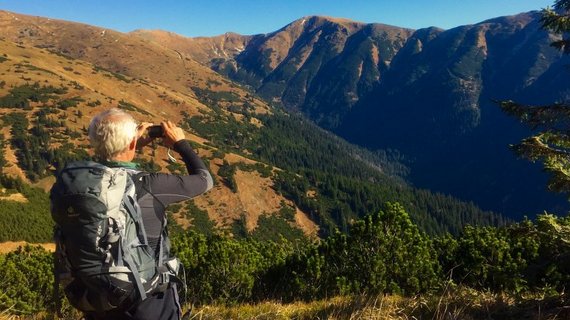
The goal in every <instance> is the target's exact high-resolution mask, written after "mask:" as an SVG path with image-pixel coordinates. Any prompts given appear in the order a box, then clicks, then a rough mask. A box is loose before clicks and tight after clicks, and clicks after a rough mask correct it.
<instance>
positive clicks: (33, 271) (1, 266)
mask: <svg viewBox="0 0 570 320" xmlns="http://www.w3.org/2000/svg"><path fill="white" fill-rule="evenodd" d="M0 270H2V272H0V286H1V287H2V288H3V289H2V292H1V293H0V310H8V311H9V312H10V313H11V314H33V313H37V312H39V311H42V310H46V309H48V308H49V309H52V308H51V306H52V305H53V301H52V290H53V281H54V280H53V272H52V270H53V262H52V254H51V253H49V252H47V251H45V250H44V249H43V248H41V247H39V246H38V247H32V246H25V247H20V248H19V249H18V250H16V251H14V252H11V253H8V254H6V255H5V256H0Z"/></svg>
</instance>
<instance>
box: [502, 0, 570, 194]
mask: <svg viewBox="0 0 570 320" xmlns="http://www.w3.org/2000/svg"><path fill="white" fill-rule="evenodd" d="M542 14H543V17H542V20H541V21H542V26H543V28H544V29H547V30H550V31H553V32H555V33H558V34H561V35H563V38H562V40H558V41H555V42H553V43H552V44H551V45H552V46H553V47H556V48H558V49H559V50H562V51H563V52H564V53H565V54H569V53H570V40H569V39H568V37H567V36H568V32H570V1H568V0H556V1H555V3H554V10H553V9H550V8H547V9H545V10H543V12H542ZM500 106H501V108H502V109H503V111H505V112H506V113H508V114H510V115H513V116H515V117H517V118H519V119H520V120H521V121H522V122H525V123H526V124H528V125H529V126H531V127H532V128H533V129H540V130H542V131H541V132H539V133H537V134H536V135H534V136H532V137H529V138H526V139H524V140H522V141H521V143H519V144H517V145H514V146H512V149H513V150H514V151H515V152H516V153H517V154H518V155H520V156H521V157H524V158H527V159H529V160H531V161H542V162H543V163H544V169H545V171H547V172H548V173H550V174H551V178H550V180H549V182H548V188H549V189H550V190H552V191H556V192H563V193H566V194H570V132H569V130H568V125H569V124H570V123H569V119H570V104H568V101H561V102H555V103H553V104H550V105H542V106H529V105H524V104H520V103H517V102H514V101H502V102H500Z"/></svg>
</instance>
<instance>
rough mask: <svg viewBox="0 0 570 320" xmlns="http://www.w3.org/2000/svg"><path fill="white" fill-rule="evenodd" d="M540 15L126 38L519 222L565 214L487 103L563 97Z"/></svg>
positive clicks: (558, 57) (519, 130) (316, 20)
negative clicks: (181, 59) (193, 62)
mask: <svg viewBox="0 0 570 320" xmlns="http://www.w3.org/2000/svg"><path fill="white" fill-rule="evenodd" d="M539 19H540V14H539V13H538V12H530V13H523V14H519V15H515V16H510V17H499V18H495V19H491V20H488V21H484V22H481V23H477V24H474V25H467V26H459V27H457V28H453V29H450V30H442V29H438V28H425V29H419V30H410V29H405V28H398V27H392V26H386V25H382V24H377V23H374V24H365V23H359V22H354V21H349V20H345V19H336V18H328V17H316V16H314V17H305V18H302V19H299V20H297V21H294V22H292V23H291V24H289V25H287V26H285V27H283V28H282V29H280V30H278V31H275V32H271V33H268V34H262V35H255V36H247V37H245V36H244V37H241V38H240V37H239V36H238V35H235V34H226V35H222V36H219V37H214V38H209V40H208V39H204V38H197V39H188V38H183V37H179V36H178V37H176V36H174V35H172V34H166V33H161V32H158V31H137V32H135V34H137V35H139V36H141V37H144V38H145V39H152V40H153V41H155V42H156V43H159V44H162V45H164V46H167V47H171V48H177V50H179V52H181V53H182V54H187V55H188V56H190V57H195V58H196V59H198V60H199V61H201V62H202V63H205V64H207V65H209V66H210V67H211V68H212V69H213V70H216V71H218V72H220V73H222V74H225V75H227V76H228V77H230V78H231V79H234V80H236V81H238V82H240V83H243V84H245V85H248V86H250V87H251V88H253V89H254V90H255V91H256V92H257V93H258V94H259V95H260V96H262V97H264V98H266V99H270V100H271V101H273V102H275V103H280V104H282V105H284V106H285V107H287V108H289V109H293V110H300V111H302V112H303V113H304V114H305V115H306V116H308V117H309V118H310V119H312V120H313V121H315V122H316V123H317V124H318V125H319V126H321V127H323V128H326V129H328V130H331V131H333V132H335V133H337V134H339V135H340V136H342V137H344V138H346V139H348V140H350V141H351V142H354V143H356V144H358V145H361V146H365V147H367V148H369V149H372V150H374V149H377V148H380V149H387V148H393V149H397V150H399V151H401V152H402V154H403V155H405V156H406V157H407V159H409V160H410V164H409V166H410V169H411V174H410V180H411V181H412V182H413V183H415V184H416V185H418V186H421V187H426V188H429V189H433V190H440V191H444V192H447V193H452V194H454V195H456V196H459V197H460V198H462V199H469V200H472V201H474V202H476V203H477V204H478V205H480V206H482V207H484V208H488V209H493V210H496V211H501V212H505V213H507V214H508V215H510V216H512V217H515V218H517V219H519V218H521V217H522V215H524V214H527V215H530V216H534V215H535V214H536V213H539V212H542V211H543V210H550V211H554V212H558V213H560V214H563V213H565V212H566V211H567V210H568V205H567V202H566V199H564V197H562V196H556V195H553V194H550V193H548V192H547V191H546V190H545V188H544V187H543V186H544V185H545V182H546V177H545V176H544V175H543V174H542V173H541V172H540V169H539V167H538V166H532V165H529V164H527V163H526V162H525V161H522V160H518V159H516V157H515V156H514V155H513V154H512V153H511V152H510V151H509V150H508V145H509V144H512V143H516V142H517V141H519V140H520V139H521V138H522V137H524V136H526V135H528V130H527V129H526V128H523V127H522V126H521V125H520V124H519V123H518V122H516V121H514V120H513V119H510V118H509V117H508V116H506V115H504V114H503V113H502V112H501V111H500V109H499V108H498V106H497V104H496V103H494V102H493V101H494V100H498V99H513V100H517V101H521V102H523V103H529V104H530V103H539V104H540V103H547V102H552V101H564V100H567V99H568V98H569V92H570V82H568V81H566V80H565V79H567V68H565V67H564V66H565V65H567V64H569V63H570V59H569V58H568V57H563V56H562V54H561V53H560V52H559V51H557V50H556V49H554V48H552V47H550V43H551V42H552V41H553V40H554V39H556V38H557V36H555V35H552V34H549V33H547V32H546V31H544V30H542V29H541V28H540V23H539ZM198 43H201V44H206V43H207V45H203V46H200V45H197V44H198ZM199 48H201V49H199ZM204 48H211V49H210V50H204ZM531 199H532V200H531Z"/></svg>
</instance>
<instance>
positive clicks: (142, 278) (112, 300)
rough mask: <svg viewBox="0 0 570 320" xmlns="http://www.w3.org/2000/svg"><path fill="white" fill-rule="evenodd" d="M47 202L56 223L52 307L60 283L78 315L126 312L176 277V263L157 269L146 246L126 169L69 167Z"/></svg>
mask: <svg viewBox="0 0 570 320" xmlns="http://www.w3.org/2000/svg"><path fill="white" fill-rule="evenodd" d="M50 200H51V214H52V218H53V220H54V221H55V223H56V227H55V233H54V238H55V242H56V253H55V270H54V272H55V287H54V293H55V294H56V295H57V296H56V297H55V298H56V303H59V295H58V293H59V284H60V283H61V284H63V285H64V291H65V294H66V296H67V298H68V300H69V302H70V303H71V305H73V306H74V307H75V308H77V309H79V310H81V311H84V312H97V313H102V312H106V311H110V310H117V309H119V310H120V309H124V310H126V309H128V308H129V307H130V306H132V305H133V304H135V303H137V302H140V301H142V300H144V299H145V298H146V297H147V296H148V295H150V294H152V293H155V292H159V291H164V290H165V289H166V287H167V285H168V282H169V281H170V280H171V279H174V278H176V273H177V272H178V266H179V264H178V260H177V259H172V260H170V261H165V263H164V264H162V262H161V264H162V265H159V263H158V260H162V259H157V255H156V254H155V253H154V252H153V250H152V249H151V248H150V247H149V245H148V242H147V237H146V233H145V230H144V226H143V220H142V216H141V210H140V208H139V206H138V204H137V201H136V195H135V186H134V183H133V179H132V178H131V176H130V174H129V172H128V171H127V170H126V169H124V168H109V167H107V166H104V165H102V164H99V163H96V162H92V161H80V162H74V163H71V164H69V165H67V166H66V167H65V168H64V169H63V170H62V171H61V173H60V174H59V175H58V177H57V180H56V182H55V184H54V185H53V187H52V189H51V191H50ZM162 240H163V239H161V242H162ZM176 279H177V278H176ZM58 309H59V306H58Z"/></svg>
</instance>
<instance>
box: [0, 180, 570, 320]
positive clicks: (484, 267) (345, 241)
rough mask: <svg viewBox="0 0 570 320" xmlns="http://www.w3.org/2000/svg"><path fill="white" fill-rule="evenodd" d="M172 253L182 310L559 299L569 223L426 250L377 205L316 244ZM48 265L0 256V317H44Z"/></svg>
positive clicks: (490, 232) (211, 241)
mask: <svg viewBox="0 0 570 320" xmlns="http://www.w3.org/2000/svg"><path fill="white" fill-rule="evenodd" d="M12 183H14V184H16V185H17V184H18V182H17V181H12ZM20 183H21V182H20ZM171 231H172V230H171ZM172 243H173V250H174V253H175V254H176V255H177V256H178V257H179V258H180V259H181V260H182V262H183V263H184V265H185V269H186V279H185V281H186V283H187V284H188V286H189V292H188V295H187V296H184V295H182V297H183V300H185V302H191V303H192V304H193V305H203V304H212V303H220V304H235V303H243V302H248V303H253V302H259V301H267V300H275V299H277V300H280V301H295V300H315V299H318V298H322V297H330V296H334V295H355V294H364V295H372V296H374V295H375V294H378V293H399V294H402V295H405V296H414V295H417V294H420V293H425V292H434V293H438V292H439V293H440V294H441V292H442V291H443V290H445V287H447V286H448V283H447V281H444V279H445V278H448V279H449V280H450V281H451V282H452V284H454V285H463V286H466V287H470V288H476V289H480V290H483V291H491V292H499V293H500V292H509V293H516V294H519V295H522V294H527V293H532V292H536V291H541V292H555V293H558V294H562V293H563V292H564V290H565V288H567V287H568V285H570V255H569V252H570V219H569V218H557V217H554V216H552V215H547V214H545V215H542V216H539V217H538V219H537V220H536V221H534V222H533V221H530V220H526V221H523V222H521V223H518V224H515V225H511V226H508V227H500V228H495V227H467V228H466V229H465V230H464V231H463V232H462V234H461V235H460V236H457V237H454V236H451V235H449V234H447V235H444V236H440V237H437V238H435V239H434V240H432V239H430V238H429V237H428V236H426V235H425V234H424V233H423V232H421V231H420V230H419V229H418V227H417V226H415V225H414V224H413V223H412V222H411V220H410V217H409V215H408V214H407V213H406V211H405V210H404V208H403V207H402V206H401V205H400V204H397V203H387V204H385V206H384V208H383V209H382V210H381V211H379V212H377V213H374V214H371V215H368V216H366V217H364V218H363V219H362V220H357V221H355V222H354V223H353V224H352V225H351V226H350V231H349V233H340V232H335V233H334V234H333V235H331V236H330V237H328V238H325V239H323V240H322V241H321V242H318V243H317V242H314V243H311V242H306V241H305V242H304V241H288V240H285V239H281V240H280V241H278V242H276V241H271V240H269V241H268V240H266V239H260V240H256V239H254V237H248V238H240V239H238V238H233V237H230V236H227V235H223V234H209V235H205V234H201V233H197V232H195V231H186V232H181V230H178V231H177V232H174V234H173V235H172ZM52 263H53V262H52V255H51V254H50V253H48V252H46V251H45V250H44V249H42V248H41V247H37V248H32V247H29V246H28V247H24V248H20V249H18V250H16V251H14V252H11V253H8V254H5V255H0V271H1V272H0V284H1V285H2V288H3V291H2V293H0V311H4V312H6V313H7V314H30V313H36V312H39V311H42V310H50V309H51V307H52V306H53V301H52V300H51V297H52V295H51V288H52V287H51V286H52V284H53V277H52V273H51V268H52Z"/></svg>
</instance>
